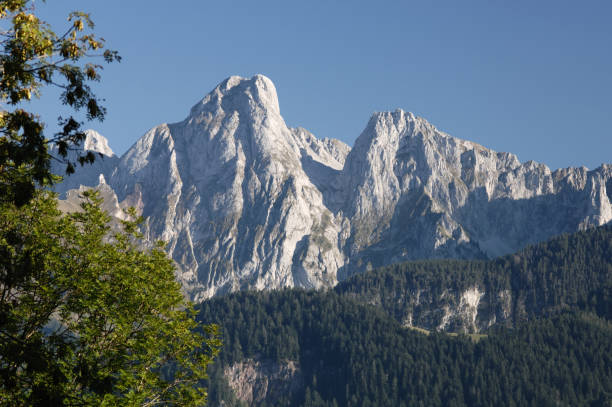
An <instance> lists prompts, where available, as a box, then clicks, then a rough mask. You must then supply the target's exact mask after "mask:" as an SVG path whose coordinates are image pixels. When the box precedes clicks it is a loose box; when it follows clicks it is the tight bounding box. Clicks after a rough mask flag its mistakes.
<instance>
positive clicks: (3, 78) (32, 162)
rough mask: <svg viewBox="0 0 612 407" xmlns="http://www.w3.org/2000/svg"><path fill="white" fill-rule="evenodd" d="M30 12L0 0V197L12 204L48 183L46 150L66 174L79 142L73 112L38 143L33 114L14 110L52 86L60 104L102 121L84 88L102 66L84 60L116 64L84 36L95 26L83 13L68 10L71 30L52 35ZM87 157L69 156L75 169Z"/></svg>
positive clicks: (25, 1) (20, 0) (24, 3)
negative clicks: (52, 149)
mask: <svg viewBox="0 0 612 407" xmlns="http://www.w3.org/2000/svg"><path fill="white" fill-rule="evenodd" d="M34 12H35V10H34V1H32V0H0V22H2V28H3V31H2V32H0V47H2V51H1V53H0V104H1V108H0V109H1V110H0V132H1V136H0V200H3V201H10V202H14V203H16V204H18V205H23V204H25V203H26V202H27V201H28V200H29V199H30V198H31V197H32V196H33V194H34V190H35V187H36V185H37V184H38V185H44V184H48V183H51V182H52V181H53V177H52V174H51V172H50V161H51V158H52V157H51V155H50V153H49V147H50V145H55V146H56V150H55V151H56V152H57V156H56V157H55V158H56V159H58V160H60V161H63V162H65V164H66V171H67V172H68V173H72V172H73V171H74V166H75V164H76V162H75V161H72V160H70V159H68V158H67V157H68V154H67V153H68V151H69V150H70V149H74V147H75V146H78V145H79V143H81V142H82V141H83V140H84V138H85V134H84V133H83V132H82V131H81V129H80V122H79V121H78V120H77V118H75V117H74V116H72V115H71V116H70V117H68V118H60V119H59V124H60V127H61V130H60V131H59V132H58V133H57V134H55V135H54V136H53V137H51V138H45V137H44V136H43V123H42V122H41V121H40V119H39V117H38V116H36V115H35V114H33V113H31V112H28V111H26V110H24V109H23V108H21V106H22V105H23V104H24V102H27V101H29V100H31V98H32V97H38V96H39V95H40V94H41V91H42V89H43V87H45V86H57V87H59V88H60V89H61V90H62V94H61V102H62V103H63V104H64V105H67V106H69V107H70V108H72V109H74V111H75V112H79V111H82V112H83V113H84V116H85V118H86V119H87V120H94V119H96V120H102V119H104V114H105V109H104V107H102V106H101V105H100V100H99V99H97V98H96V96H95V95H94V94H93V92H92V90H91V88H90V86H89V85H88V83H90V82H92V81H99V80H100V70H101V69H102V67H101V66H100V65H99V64H93V63H89V62H87V63H84V62H83V60H88V59H91V57H99V58H100V59H101V60H104V61H105V62H113V61H119V60H120V57H119V55H118V54H117V52H116V51H111V50H109V49H105V45H104V41H103V40H102V39H100V38H98V37H96V36H95V35H94V34H93V33H92V32H91V30H92V29H93V28H94V24H93V22H92V21H91V19H90V18H89V15H88V14H86V13H82V12H73V13H71V14H70V15H69V16H68V22H69V24H70V26H69V27H68V29H67V30H66V31H65V32H64V33H63V34H61V35H58V34H56V33H55V32H54V31H53V30H52V29H51V27H50V26H49V25H48V24H46V23H45V22H44V21H41V20H40V19H39V18H38V17H37V16H36V15H35V13H34ZM7 25H8V27H6V26H7ZM94 159H95V156H94V155H93V154H92V153H83V154H79V155H77V157H76V161H78V162H79V163H80V164H81V165H82V164H84V163H86V162H89V163H90V162H93V161H94Z"/></svg>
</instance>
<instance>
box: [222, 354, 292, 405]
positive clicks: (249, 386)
mask: <svg viewBox="0 0 612 407" xmlns="http://www.w3.org/2000/svg"><path fill="white" fill-rule="evenodd" d="M224 375H225V378H226V379H227V381H228V384H229V386H230V387H231V388H232V390H233V391H234V394H235V395H236V398H237V399H238V400H240V401H242V402H245V403H246V404H247V405H249V406H259V405H261V404H263V403H266V402H267V403H271V404H273V403H274V401H275V400H278V399H280V398H286V399H291V398H293V396H294V394H295V393H297V392H299V391H300V390H301V389H302V387H303V386H304V379H303V377H302V372H301V370H300V368H299V364H298V363H297V362H294V361H290V360H287V361H281V362H274V361H271V360H263V361H260V360H252V359H247V360H245V361H243V362H239V363H235V364H232V365H230V366H227V367H226V368H225V370H224ZM268 405H269V404H268Z"/></svg>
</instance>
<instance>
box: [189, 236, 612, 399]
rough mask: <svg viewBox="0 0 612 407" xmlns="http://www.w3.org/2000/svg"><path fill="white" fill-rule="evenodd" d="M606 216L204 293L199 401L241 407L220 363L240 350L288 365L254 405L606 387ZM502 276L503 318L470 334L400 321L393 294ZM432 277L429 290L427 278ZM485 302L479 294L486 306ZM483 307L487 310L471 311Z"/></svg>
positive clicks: (583, 393)
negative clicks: (540, 238)
mask: <svg viewBox="0 0 612 407" xmlns="http://www.w3.org/2000/svg"><path fill="white" fill-rule="evenodd" d="M611 254H612V228H610V227H600V228H596V229H592V230H589V231H585V232H579V233H576V234H573V235H563V236H560V237H557V238H554V239H552V240H550V241H549V242H546V243H541V244H538V245H534V246H531V247H528V248H526V249H525V250H523V251H521V252H519V253H517V254H514V255H510V256H505V257H502V258H499V259H496V260H493V261H488V262H487V261H482V262H481V261H478V262H474V261H457V260H453V261H424V262H415V263H406V264H401V265H396V266H391V267H387V268H384V269H380V270H375V271H372V272H369V273H365V274H362V275H357V276H354V277H352V278H351V279H349V280H347V281H345V282H343V283H341V284H340V285H338V286H337V287H336V289H335V290H330V291H327V292H316V291H306V290H300V289H288V290H283V291H276V292H240V293H235V294H232V295H229V296H226V297H222V298H215V299H212V300H209V301H206V302H204V303H202V304H201V305H200V307H199V320H200V321H202V322H205V323H217V324H219V325H220V326H221V327H222V331H223V334H222V335H223V342H224V346H223V349H222V351H221V353H220V355H219V358H218V360H217V361H216V362H215V364H214V365H213V366H212V368H211V369H210V370H209V374H210V379H209V391H210V394H209V397H210V403H211V405H213V406H214V405H226V406H227V405H235V406H240V405H241V404H240V401H239V400H238V399H237V397H236V395H235V394H234V392H233V391H232V389H231V387H230V386H229V385H228V382H227V380H226V377H225V376H224V374H223V373H224V371H226V370H227V369H228V368H229V367H231V366H236V364H238V363H240V362H244V361H255V362H263V361H266V362H267V363H271V364H272V365H275V366H286V365H287V364H288V363H293V364H294V365H295V366H298V370H297V372H296V373H295V374H294V375H293V376H292V377H289V378H288V380H290V381H293V382H294V383H293V384H292V385H288V387H286V388H284V389H285V390H286V391H276V393H275V392H274V391H268V393H266V394H262V395H260V396H259V397H260V399H256V397H255V396H254V397H253V403H252V404H253V405H258V406H272V405H274V406H282V405H286V406H330V407H331V406H344V405H346V406H431V405H439V406H464V405H465V406H467V405H470V406H494V405H495V406H498V405H521V406H523V405H525V406H530V405H532V406H548V405H550V406H553V405H554V406H558V405H568V406H570V405H592V406H599V405H606V403H609V401H610V400H612V341H610V338H611V337H612V325H611V323H610V315H611V314H610V310H611V305H610V287H611V284H610V281H611V279H612V263H611V261H612V256H611ZM473 284H478V285H481V286H482V287H483V289H484V290H494V291H495V290H497V291H499V290H503V289H510V290H511V292H512V298H513V311H512V317H510V318H508V319H507V320H506V321H501V322H500V323H498V324H493V325H492V326H491V327H489V328H488V329H487V330H486V331H485V330H483V331H481V334H480V335H467V334H463V333H452V332H438V331H435V330H431V331H429V330H423V329H419V330H417V329H410V328H407V327H405V326H403V325H402V324H401V321H400V320H398V318H397V315H398V313H399V312H400V311H401V306H402V304H401V303H398V302H397V301H396V299H397V298H398V297H399V296H398V293H400V292H401V293H404V294H407V295H409V293H410V292H411V289H412V288H414V287H428V286H430V287H431V290H433V291H435V292H441V291H443V290H444V289H448V290H461V289H463V288H465V287H468V286H470V285H473ZM436 290H438V291H436ZM485 308H486V307H485ZM483 312H486V309H485V310H484V311H483Z"/></svg>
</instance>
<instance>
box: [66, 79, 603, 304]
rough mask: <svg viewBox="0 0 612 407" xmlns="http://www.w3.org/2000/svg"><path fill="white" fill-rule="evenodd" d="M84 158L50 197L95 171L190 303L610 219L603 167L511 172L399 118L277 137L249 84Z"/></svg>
mask: <svg viewBox="0 0 612 407" xmlns="http://www.w3.org/2000/svg"><path fill="white" fill-rule="evenodd" d="M102 144H103V143H102ZM109 150H110V148H109ZM111 151H112V150H111ZM99 161H100V162H98V161H97V162H96V163H94V165H93V166H92V167H89V168H88V169H87V170H84V171H83V174H81V171H78V172H77V174H76V175H75V176H72V177H69V178H67V180H66V181H65V182H64V184H60V185H59V186H58V187H57V191H58V192H59V193H61V194H65V193H66V192H67V191H68V190H69V189H75V188H77V187H78V186H79V185H87V186H96V185H98V180H99V174H102V175H104V179H105V180H106V182H107V184H108V185H109V186H110V187H111V188H112V190H113V191H114V192H115V194H116V197H117V202H119V203H120V204H121V205H124V206H125V205H127V204H128V203H129V204H130V205H133V206H136V207H137V209H138V210H139V211H140V212H141V214H142V215H143V216H144V217H145V218H146V219H147V220H146V222H145V224H144V232H145V236H147V237H148V238H149V239H151V240H157V239H160V238H161V239H162V240H165V241H167V242H168V251H169V254H170V255H171V256H172V257H173V258H174V260H175V261H176V262H177V265H178V266H179V274H178V278H179V280H180V281H181V283H182V284H183V286H184V287H185V289H186V291H187V292H189V293H190V295H191V297H192V299H194V300H202V299H204V298H208V297H211V296H213V295H216V294H221V293H224V292H231V291H236V290H240V289H245V288H255V289H271V288H281V287H292V286H300V287H306V288H321V287H331V286H334V285H335V284H337V282H338V280H342V279H344V278H346V277H348V276H350V275H352V274H354V273H357V272H360V271H363V270H367V269H371V268H373V267H378V266H383V265H386V264H390V263H394V262H400V261H406V260H412V259H419V258H430V257H434V258H444V257H451V258H453V257H454V258H486V257H495V256H498V255H501V254H506V253H510V252H513V251H516V250H518V249H520V248H522V247H524V246H525V245H527V244H529V243H534V242H537V241H541V240H545V239H546V238H548V237H550V236H552V235H556V234H559V233H563V232H572V231H576V230H582V229H585V228H588V227H591V226H598V225H601V224H604V223H607V222H609V221H610V220H612V205H611V204H610V200H612V181H611V180H612V166H611V165H609V164H603V165H602V166H600V167H598V168H597V169H595V170H592V171H588V170H587V169H586V168H569V169H562V170H555V171H551V170H550V169H549V168H548V167H546V166H545V165H543V164H538V163H535V162H526V163H520V161H519V160H518V158H517V157H516V156H515V155H513V154H510V153H498V152H495V151H493V150H489V149H486V148H485V147H483V146H480V145H479V144H476V143H473V142H470V141H466V140H460V139H457V138H454V137H452V136H450V135H448V134H446V133H443V132H441V131H439V130H437V129H436V128H435V126H433V125H432V124H430V123H428V122H427V121H426V120H425V119H422V118H420V117H417V116H415V115H414V114H412V113H409V112H404V111H403V110H400V109H398V110H396V111H394V112H379V113H375V114H373V115H372V117H371V118H370V120H369V122H368V125H367V126H366V128H365V129H364V131H363V132H362V134H361V135H360V136H359V138H358V139H357V140H356V142H355V145H354V147H353V148H350V147H349V146H347V145H346V144H344V143H342V142H341V141H338V140H334V139H323V140H320V139H318V138H316V137H315V136H314V135H312V134H311V133H310V132H308V131H307V130H305V129H302V128H296V129H292V128H289V127H288V126H287V125H286V123H285V122H284V119H283V118H282V116H281V114H280V107H279V102H278V97H277V94H276V89H275V87H274V84H273V83H272V81H270V80H269V79H268V78H266V77H264V76H263V75H256V76H254V77H252V78H250V79H245V78H240V77H236V76H233V77H230V78H228V79H226V80H225V81H223V82H221V83H220V84H219V85H218V86H217V87H216V88H215V89H214V90H213V91H211V92H210V93H209V94H208V95H207V96H206V97H204V98H203V99H202V100H201V101H199V102H198V103H196V104H195V105H194V106H193V107H192V109H191V110H190V113H189V116H188V117H187V118H186V119H185V120H183V121H181V122H178V123H173V124H162V125H159V126H157V127H154V128H153V129H151V130H150V131H148V132H147V133H145V135H144V136H143V137H141V138H140V139H139V140H138V141H137V142H136V143H135V144H134V145H133V146H132V147H131V148H130V149H129V150H128V151H127V152H126V153H125V154H123V155H122V156H121V157H120V158H117V157H115V158H113V157H110V158H105V159H103V160H99ZM62 196H65V195H62Z"/></svg>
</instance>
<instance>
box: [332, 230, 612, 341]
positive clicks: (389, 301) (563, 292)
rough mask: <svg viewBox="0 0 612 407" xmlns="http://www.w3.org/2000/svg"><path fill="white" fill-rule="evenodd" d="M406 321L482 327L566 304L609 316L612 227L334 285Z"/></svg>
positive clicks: (420, 264) (516, 320)
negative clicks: (507, 251)
mask: <svg viewBox="0 0 612 407" xmlns="http://www.w3.org/2000/svg"><path fill="white" fill-rule="evenodd" d="M334 290H335V292H337V293H338V294H340V295H342V296H346V297H349V298H353V299H355V300H356V301H358V302H360V303H364V304H370V305H376V306H378V307H380V308H381V309H383V310H385V312H387V313H388V314H389V315H390V316H391V317H393V318H394V319H396V320H397V321H398V322H399V323H401V324H402V325H404V326H414V327H419V328H426V329H428V330H445V331H454V332H482V331H486V330H487V329H488V328H489V327H490V326H493V325H502V326H509V327H512V326H516V325H518V324H520V323H521V322H523V321H526V320H531V319H534V318H539V317H544V316H549V315H552V314H555V313H558V312H560V311H561V310H567V309H573V310H576V309H580V310H584V311H589V312H594V313H597V314H598V315H600V316H602V317H605V318H607V319H612V297H611V294H612V225H607V226H601V227H598V228H593V229H589V230H588V231H583V232H577V233H574V234H571V235H562V236H558V237H555V238H553V239H551V240H549V241H547V242H544V243H539V244H536V245H532V246H529V247H527V248H526V249H524V250H521V251H520V252H518V253H515V254H511V255H507V256H503V257H500V258H497V259H494V260H490V261H482V260H478V261H474V260H472V261H470V260H435V261H419V262H409V263H402V264H394V265H391V266H387V267H383V268H380V269H377V270H373V271H369V272H367V273H362V274H359V275H355V276H353V277H351V278H349V279H347V280H346V281H343V282H341V283H340V284H338V285H337V286H336V287H335V288H334Z"/></svg>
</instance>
